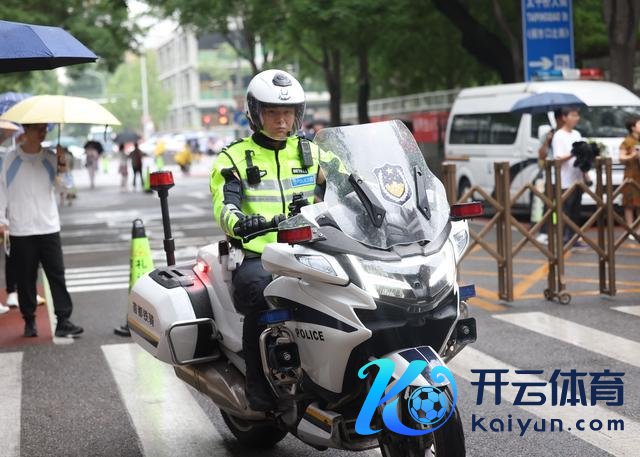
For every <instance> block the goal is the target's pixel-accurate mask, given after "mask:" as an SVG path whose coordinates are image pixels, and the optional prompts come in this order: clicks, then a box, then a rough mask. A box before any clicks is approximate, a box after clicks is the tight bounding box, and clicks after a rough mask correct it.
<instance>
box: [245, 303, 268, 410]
mask: <svg viewBox="0 0 640 457" xmlns="http://www.w3.org/2000/svg"><path fill="white" fill-rule="evenodd" d="M258 316H259V313H258V312H252V313H249V314H247V315H246V316H245V318H244V324H243V326H242V346H243V353H244V361H245V364H246V367H247V371H246V375H247V389H246V393H247V400H248V401H249V407H250V408H251V409H253V410H254V411H270V410H273V409H275V407H276V401H275V397H274V395H273V391H272V390H271V387H270V386H269V384H268V383H267V380H266V379H265V377H264V372H263V370H262V364H261V360H260V348H259V345H258V336H259V334H260V333H259V332H260V330H261V328H260V327H259V326H258Z"/></svg>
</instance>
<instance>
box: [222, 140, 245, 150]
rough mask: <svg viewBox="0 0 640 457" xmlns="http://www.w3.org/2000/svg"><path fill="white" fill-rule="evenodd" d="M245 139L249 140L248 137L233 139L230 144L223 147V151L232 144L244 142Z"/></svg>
mask: <svg viewBox="0 0 640 457" xmlns="http://www.w3.org/2000/svg"><path fill="white" fill-rule="evenodd" d="M243 141H247V138H238V139H237V140H235V141H232V142H231V143H229V144H228V145H226V146H225V147H224V148H222V150H223V151H226V150H227V149H229V148H230V147H231V146H235V145H236V144H239V143H242V142H243Z"/></svg>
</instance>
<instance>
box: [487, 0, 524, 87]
mask: <svg viewBox="0 0 640 457" xmlns="http://www.w3.org/2000/svg"><path fill="white" fill-rule="evenodd" d="M493 15H494V16H495V17H496V20H497V21H498V25H499V26H500V28H501V29H502V31H503V32H504V33H505V35H507V39H508V40H509V49H510V50H511V62H512V64H513V72H514V74H515V75H516V80H518V81H522V80H523V79H524V77H523V76H524V74H523V73H524V63H523V60H524V56H523V51H522V39H518V37H521V36H522V33H521V31H522V24H521V23H520V28H519V29H518V31H517V32H516V33H514V31H513V30H511V29H510V28H509V22H508V21H507V19H506V18H505V17H504V12H503V11H502V6H500V2H499V1H498V0H493Z"/></svg>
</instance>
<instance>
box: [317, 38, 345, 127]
mask: <svg viewBox="0 0 640 457" xmlns="http://www.w3.org/2000/svg"><path fill="white" fill-rule="evenodd" d="M322 69H323V70H324V77H325V81H326V83H327V90H328V91H329V115H330V117H331V119H330V122H331V125H334V126H336V125H340V124H341V123H342V120H341V117H340V99H341V96H342V95H341V87H340V73H341V69H340V51H339V50H338V49H335V48H328V47H326V46H325V47H324V48H323V49H322Z"/></svg>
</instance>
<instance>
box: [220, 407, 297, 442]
mask: <svg viewBox="0 0 640 457" xmlns="http://www.w3.org/2000/svg"><path fill="white" fill-rule="evenodd" d="M220 414H221V415H222V420H224V423H225V424H227V427H228V428H229V430H230V431H231V433H232V434H233V436H235V437H236V439H237V440H238V441H239V442H240V443H242V445H243V446H246V447H248V448H252V449H269V448H272V447H273V446H275V445H276V444H278V443H279V442H280V441H282V440H283V439H284V437H285V436H287V431H286V430H281V429H279V428H278V427H276V426H275V425H266V424H262V423H255V422H251V421H247V420H244V419H240V418H239V417H236V416H233V415H231V414H228V413H225V412H224V411H220Z"/></svg>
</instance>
